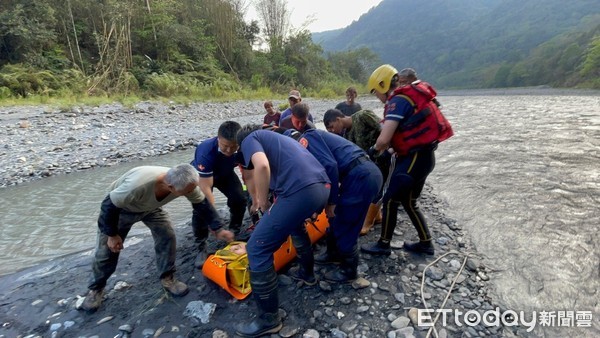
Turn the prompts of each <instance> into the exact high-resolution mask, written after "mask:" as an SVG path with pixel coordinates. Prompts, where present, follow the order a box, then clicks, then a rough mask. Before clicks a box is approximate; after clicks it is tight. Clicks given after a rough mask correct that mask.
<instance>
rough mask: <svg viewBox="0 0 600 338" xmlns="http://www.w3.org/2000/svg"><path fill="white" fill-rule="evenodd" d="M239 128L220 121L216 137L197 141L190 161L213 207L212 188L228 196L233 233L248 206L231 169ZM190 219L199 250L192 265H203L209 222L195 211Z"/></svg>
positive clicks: (232, 122)
mask: <svg viewBox="0 0 600 338" xmlns="http://www.w3.org/2000/svg"><path fill="white" fill-rule="evenodd" d="M241 128H242V127H241V126H240V124H239V123H237V122H235V121H225V122H223V123H222V124H221V125H220V126H219V129H218V131H217V137H213V138H209V139H207V140H204V141H203V142H201V143H199V144H198V146H197V147H196V152H195V155H194V160H193V161H192V162H191V164H192V165H193V166H194V168H196V170H197V171H198V173H199V174H200V181H199V186H200V190H201V191H202V193H203V194H204V196H206V198H207V199H208V201H209V202H210V204H211V205H213V206H215V196H214V194H213V188H217V189H218V190H219V191H221V193H223V195H225V197H226V198H227V206H228V207H229V214H230V217H229V230H231V231H233V232H234V233H235V234H239V232H240V229H241V226H242V222H243V220H244V213H245V212H246V205H247V199H246V195H245V194H244V191H243V188H242V183H241V182H240V179H239V177H238V175H237V174H236V173H235V171H234V168H236V167H237V166H238V163H237V161H236V157H235V156H234V154H235V152H236V151H237V150H238V148H239V146H238V143H237V141H236V138H235V137H236V134H237V132H238V131H239V130H240V129H241ZM192 219H193V221H192V224H193V225H194V227H193V231H194V235H195V237H196V240H197V241H198V246H199V250H200V251H199V254H198V257H197V258H196V260H195V262H194V264H195V266H196V267H202V264H203V263H204V261H205V260H206V257H207V254H208V253H207V252H206V240H207V238H208V224H206V222H204V221H203V219H202V217H199V215H197V213H196V212H194V213H193V216H192Z"/></svg>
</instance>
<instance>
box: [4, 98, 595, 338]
mask: <svg viewBox="0 0 600 338" xmlns="http://www.w3.org/2000/svg"><path fill="white" fill-rule="evenodd" d="M439 98H440V101H441V102H442V104H443V111H444V112H445V114H446V115H447V117H448V119H449V120H450V121H451V122H452V124H453V126H454V130H455V134H456V135H455V136H454V137H453V138H451V139H450V140H448V141H447V142H444V143H442V144H441V145H440V147H439V149H438V151H437V164H436V168H435V170H434V172H433V173H432V175H431V176H430V179H429V183H430V184H431V185H432V186H433V188H434V192H435V193H436V194H438V195H439V196H441V197H443V198H444V199H446V200H447V201H448V203H449V205H450V209H449V210H447V211H446V213H447V214H448V215H449V216H451V217H452V218H454V219H456V220H457V223H458V224H461V225H462V227H463V228H464V229H465V230H466V231H465V232H466V233H467V234H468V235H469V236H470V237H471V239H472V242H473V243H474V244H475V246H476V248H477V251H478V252H479V253H480V254H481V255H483V256H484V257H485V260H484V263H485V264H486V265H487V266H489V267H490V268H492V269H494V270H495V271H496V272H495V273H493V274H492V281H493V283H494V285H495V289H496V292H497V294H496V295H495V296H496V297H495V298H497V302H498V303H500V304H502V305H503V306H505V307H506V308H508V309H514V310H517V311H519V310H523V311H526V312H527V311H528V312H529V313H531V311H538V312H539V311H591V312H592V313H593V315H594V317H593V320H592V326H593V328H582V330H583V331H582V332H584V333H583V334H585V335H587V334H591V336H594V335H595V336H598V335H600V324H599V321H600V318H598V316H600V304H599V299H600V244H599V243H600V231H599V230H600V93H599V92H594V91H585V92H584V91H560V90H549V89H539V90H538V89H529V90H506V91H499V90H495V91H459V92H442V94H441V95H440V97H439ZM192 157H193V150H187V151H181V152H177V153H172V154H169V155H165V156H160V157H155V158H151V159H146V160H143V161H141V162H140V161H138V162H131V163H126V164H121V165H119V166H118V167H111V168H97V169H94V170H91V171H87V172H78V173H73V174H69V175H62V176H56V177H50V178H45V179H43V180H39V181H35V182H31V183H27V184H21V185H18V186H12V187H8V188H4V189H0V203H1V205H2V206H3V208H2V209H3V210H2V212H1V213H0V224H2V226H1V227H0V262H1V265H0V274H7V273H11V272H14V271H16V270H19V269H22V268H24V267H28V266H31V265H34V264H36V263H38V262H40V261H44V260H48V259H49V258H53V257H58V256H62V255H65V254H69V253H72V252H76V251H81V250H86V249H90V248H91V247H92V245H93V243H94V240H95V229H96V223H95V220H96V218H97V216H98V208H99V203H100V201H101V200H102V198H103V197H104V195H105V194H106V192H107V191H106V189H107V187H108V185H109V183H110V182H112V181H113V180H114V179H116V178H117V177H118V176H119V175H120V174H121V173H123V172H125V171H126V170H127V169H129V168H131V167H134V166H137V165H140V164H144V163H148V164H153V165H165V166H171V165H174V164H178V163H182V162H189V161H190V160H191V159H192ZM217 198H218V202H219V203H220V204H221V205H222V204H223V200H222V196H221V195H219V194H217ZM167 210H168V211H169V212H170V213H171V215H172V216H173V219H174V221H175V223H176V224H179V225H180V226H181V225H182V224H184V223H185V222H186V221H187V220H188V218H189V217H190V207H189V204H188V202H187V201H186V200H185V199H182V200H180V201H175V202H174V203H171V204H169V205H168V206H167ZM134 229H135V230H136V231H138V232H141V231H145V228H144V227H134Z"/></svg>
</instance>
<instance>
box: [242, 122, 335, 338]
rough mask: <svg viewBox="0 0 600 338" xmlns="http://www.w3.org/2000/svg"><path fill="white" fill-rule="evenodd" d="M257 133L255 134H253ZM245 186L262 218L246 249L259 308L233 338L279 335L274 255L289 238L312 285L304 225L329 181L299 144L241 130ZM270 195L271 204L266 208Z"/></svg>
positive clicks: (324, 194) (266, 133) (311, 259)
mask: <svg viewBox="0 0 600 338" xmlns="http://www.w3.org/2000/svg"><path fill="white" fill-rule="evenodd" d="M257 129H258V130H257ZM237 141H238V144H239V145H240V151H239V153H240V154H241V156H242V161H241V162H242V165H243V168H244V169H243V172H244V175H245V178H246V185H247V186H248V191H249V192H250V196H251V197H252V207H251V211H252V212H257V211H258V210H260V211H262V212H263V216H262V218H261V220H260V222H258V224H256V228H255V229H254V231H253V232H252V235H251V236H250V239H249V240H248V244H247V246H246V250H247V252H248V261H249V265H250V285H251V286H252V294H253V295H254V299H255V301H256V305H257V307H258V312H257V316H256V318H254V319H253V320H251V321H249V322H244V323H241V324H239V325H238V326H237V328H236V334H238V335H240V336H242V337H259V336H261V335H264V334H268V333H275V332H279V330H281V327H282V323H281V318H280V317H279V295H278V284H279V281H278V279H277V273H276V272H275V265H274V258H273V254H274V253H275V251H277V249H279V248H280V247H281V245H282V244H283V243H284V242H285V241H286V239H287V237H288V236H289V235H292V236H293V238H294V240H296V239H299V240H300V242H296V241H294V246H295V247H296V252H297V257H298V262H299V263H300V266H301V270H302V275H301V276H300V278H301V279H302V280H303V281H305V283H307V284H309V285H314V284H316V282H317V281H316V278H315V276H314V257H313V253H312V247H311V242H310V238H309V236H308V233H307V231H306V227H305V226H304V220H305V219H307V218H310V217H311V216H312V215H313V214H314V213H315V212H320V211H321V210H323V208H324V207H325V204H326V203H327V198H328V197H329V190H330V181H329V178H328V177H327V174H326V173H325V169H324V168H323V166H322V165H321V164H320V163H319V162H318V161H317V160H316V159H315V158H314V156H312V155H311V154H310V153H309V152H308V150H306V149H305V148H304V147H302V146H301V145H300V144H298V142H296V141H294V140H292V139H291V138H289V137H287V136H283V135H281V134H279V133H274V132H272V131H269V130H262V129H261V127H260V126H251V125H250V126H245V127H243V128H242V129H241V130H240V132H239V133H238V136H237ZM269 190H271V191H272V192H273V196H274V203H273V204H272V205H271V204H270V203H269V199H268V194H269Z"/></svg>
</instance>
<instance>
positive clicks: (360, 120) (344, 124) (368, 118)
mask: <svg viewBox="0 0 600 338" xmlns="http://www.w3.org/2000/svg"><path fill="white" fill-rule="evenodd" d="M323 124H324V125H325V128H326V129H327V130H328V131H329V132H332V133H334V134H338V135H340V136H342V137H343V138H345V139H346V140H348V141H350V142H353V143H354V144H356V145H357V146H359V147H360V148H361V149H363V150H364V151H367V150H369V148H370V147H371V146H372V145H373V144H375V141H377V137H379V133H380V132H381V125H380V123H379V118H378V117H377V115H375V113H373V112H372V111H370V110H361V111H358V112H356V113H354V114H353V115H352V116H346V115H344V114H343V113H342V112H341V111H339V110H337V109H329V110H327V111H326V112H325V114H324V115H323ZM384 155H386V156H380V157H378V158H377V159H376V160H375V164H377V167H378V168H379V170H380V171H381V174H382V175H383V179H384V181H385V180H387V176H388V171H389V167H390V156H388V155H389V153H384ZM382 188H383V186H382ZM382 193H383V191H380V196H379V198H378V199H377V201H378V202H377V203H372V204H371V205H370V206H369V211H368V212H367V216H366V217H365V221H364V223H363V226H362V229H361V230H360V234H361V235H366V234H367V233H369V231H370V230H371V228H373V226H374V225H375V224H378V223H381V221H382V215H381V202H380V199H381V194H382Z"/></svg>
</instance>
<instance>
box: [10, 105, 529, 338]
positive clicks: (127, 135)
mask: <svg viewBox="0 0 600 338" xmlns="http://www.w3.org/2000/svg"><path fill="white" fill-rule="evenodd" d="M307 101H308V100H307ZM308 103H309V105H310V106H311V112H312V114H313V116H314V117H315V121H321V119H322V115H323V113H324V111H325V110H326V109H328V108H330V107H333V106H335V104H336V103H337V100H335V101H318V102H310V101H308ZM361 104H362V102H361ZM363 107H364V108H370V109H380V108H381V107H380V104H376V103H373V107H369V106H368V104H363ZM263 115H264V111H263V110H262V102H258V101H257V102H250V103H242V102H237V103H224V104H216V103H202V104H194V105H190V106H176V105H156V104H150V103H140V104H138V105H136V107H135V108H132V109H126V108H123V107H121V106H118V105H108V106H102V107H96V108H87V107H83V108H74V109H71V110H69V111H63V110H49V109H47V108H36V109H32V108H11V109H8V110H6V109H4V110H2V112H1V113H0V140H1V143H2V144H3V145H2V147H3V148H2V149H0V162H1V163H0V168H1V169H0V186H9V185H15V184H19V183H23V182H27V181H30V180H34V179H41V178H43V177H45V176H51V175H56V174H63V173H69V172H72V171H79V170H89V169H92V168H93V167H96V166H111V165H115V164H117V163H119V162H123V161H129V160H133V159H138V158H144V157H150V156H157V155H160V154H162V153H167V152H171V151H177V150H178V149H185V148H187V147H193V146H194V145H195V143H197V142H198V140H201V139H203V138H206V137H211V136H214V135H215V134H216V130H217V127H218V125H219V124H220V123H221V122H222V121H224V120H225V119H235V120H236V121H238V122H240V123H241V124H245V123H250V122H260V121H262V116H263ZM421 208H422V211H423V212H424V213H425V215H426V217H427V218H428V220H429V222H430V227H431V231H432V234H433V237H434V241H435V242H434V243H435V248H436V254H435V256H420V255H415V254H409V253H406V252H405V251H403V250H402V240H407V241H414V240H416V232H415V230H414V229H413V227H412V225H411V224H410V221H409V220H408V218H407V217H406V215H405V214H404V212H403V211H402V210H401V211H400V212H399V217H398V226H397V228H396V230H395V236H394V242H393V243H392V249H393V250H392V254H391V255H390V256H371V255H367V254H363V253H361V255H360V263H359V275H360V278H359V279H357V280H356V281H355V282H354V283H352V284H332V283H327V282H325V281H322V280H321V281H320V282H319V283H317V285H315V286H312V287H308V286H305V285H302V284H300V285H299V284H298V283H296V282H295V281H294V280H292V279H291V278H289V277H288V276H286V274H285V273H286V271H285V270H283V271H280V277H279V292H280V312H281V314H282V316H283V318H284V320H283V328H282V330H281V332H280V333H279V334H277V335H273V337H354V338H358V337H365V338H366V337H389V338H396V337H397V338H399V337H425V336H427V333H428V331H427V330H428V329H429V327H426V326H419V325H418V324H419V316H418V312H419V311H418V309H424V308H425V307H426V306H427V308H430V309H440V308H442V307H443V308H445V309H453V310H454V309H456V310H460V311H462V313H465V312H467V311H469V310H476V311H478V312H480V313H482V312H484V311H487V310H493V309H495V308H496V305H495V304H494V302H493V300H492V299H490V298H489V297H488V294H489V293H490V292H489V291H490V289H491V288H492V284H490V283H491V281H490V280H489V278H490V275H489V273H490V272H491V271H490V269H489V268H488V267H485V266H484V265H483V264H482V263H481V261H482V259H481V257H478V256H477V254H476V253H474V250H475V249H474V248H473V246H472V244H471V242H470V240H469V236H468V234H466V233H464V232H463V231H462V229H461V225H460V224H457V222H456V221H454V220H453V219H451V218H449V217H448V216H447V215H446V214H445V213H444V211H445V210H446V209H447V204H446V203H445V202H444V201H443V200H441V199H439V198H438V197H437V196H435V195H433V194H432V190H431V188H430V187H428V186H427V187H426V189H425V191H424V193H423V195H422V198H421ZM246 225H248V224H246ZM379 230H380V226H376V227H375V229H374V230H373V231H371V232H370V233H369V234H368V235H366V236H364V237H361V238H360V239H359V245H360V244H362V243H367V242H373V241H376V240H377V238H378V236H379ZM176 232H177V238H178V244H177V250H178V251H177V257H178V258H177V267H178V271H177V277H178V278H179V279H180V280H182V281H184V282H186V283H187V284H188V286H189V288H190V292H189V293H188V294H187V295H186V296H184V297H182V298H172V297H170V296H169V295H168V294H167V293H166V292H165V291H163V289H162V288H161V286H160V282H159V279H158V276H157V272H156V268H155V262H154V250H153V243H152V238H151V236H149V235H140V236H137V237H131V238H128V239H127V240H126V242H125V245H126V247H125V250H124V251H123V252H122V253H121V257H120V262H119V266H118V268H117V271H116V272H115V274H114V275H113V276H112V277H111V278H110V279H109V282H108V285H107V288H106V289H105V299H104V302H103V304H102V306H101V307H100V309H99V310H98V311H97V312H95V313H86V312H82V311H78V310H77V309H76V307H77V304H78V303H81V297H82V296H84V295H85V294H86V292H87V288H86V286H87V282H88V279H89V277H90V264H91V259H92V255H93V252H92V251H85V252H81V253H77V254H73V255H69V256H66V257H63V258H59V259H55V260H52V261H49V262H46V263H44V264H41V265H38V266H36V267H33V268H29V269H26V270H23V271H20V272H17V273H15V274H11V275H6V276H2V277H0V324H1V326H0V338H3V337H90V338H91V337H159V336H160V337H235V325H236V324H237V323H239V322H241V321H243V320H247V319H250V318H252V316H253V312H254V310H255V307H254V302H253V300H252V296H250V297H248V298H247V299H246V300H243V301H238V300H235V299H234V298H233V297H231V296H230V295H229V294H228V293H226V292H225V291H224V290H222V289H221V288H220V287H219V286H217V285H216V284H214V283H213V282H211V281H210V280H208V279H207V278H205V277H204V276H203V275H202V273H201V271H199V270H198V269H196V268H195V267H194V260H195V258H196V255H197V245H196V244H195V242H194V239H193V236H192V234H191V229H190V227H189V226H187V225H185V224H180V225H178V226H177V227H176ZM221 245H223V243H218V242H215V241H212V242H211V247H212V248H213V249H214V248H216V247H219V246H221ZM322 250H324V243H317V245H315V252H319V251H322ZM430 264H431V266H429V265H430ZM330 268H332V267H331V266H324V267H323V266H317V275H318V277H321V276H323V274H324V273H325V271H327V269H330ZM450 291H451V292H450ZM449 292H450V294H449V296H448V293H449ZM446 297H447V299H446ZM444 302H445V303H444ZM425 304H426V306H425ZM443 304H444V305H443ZM431 317H435V313H432V314H431ZM421 319H423V318H421ZM455 319H456V318H454V316H453V315H452V314H448V317H447V318H446V325H445V326H443V325H441V318H440V320H439V321H438V324H437V325H436V327H437V331H438V332H437V333H438V336H439V337H478V336H481V337H494V336H511V335H512V334H513V332H514V333H516V334H518V335H522V334H525V333H524V332H523V330H522V329H520V328H518V327H511V328H510V329H509V328H502V327H497V326H485V325H483V324H481V323H480V324H478V325H474V326H467V325H465V324H464V321H463V322H462V325H457V321H456V320H455ZM460 320H462V318H459V322H460ZM432 336H433V335H432Z"/></svg>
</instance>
